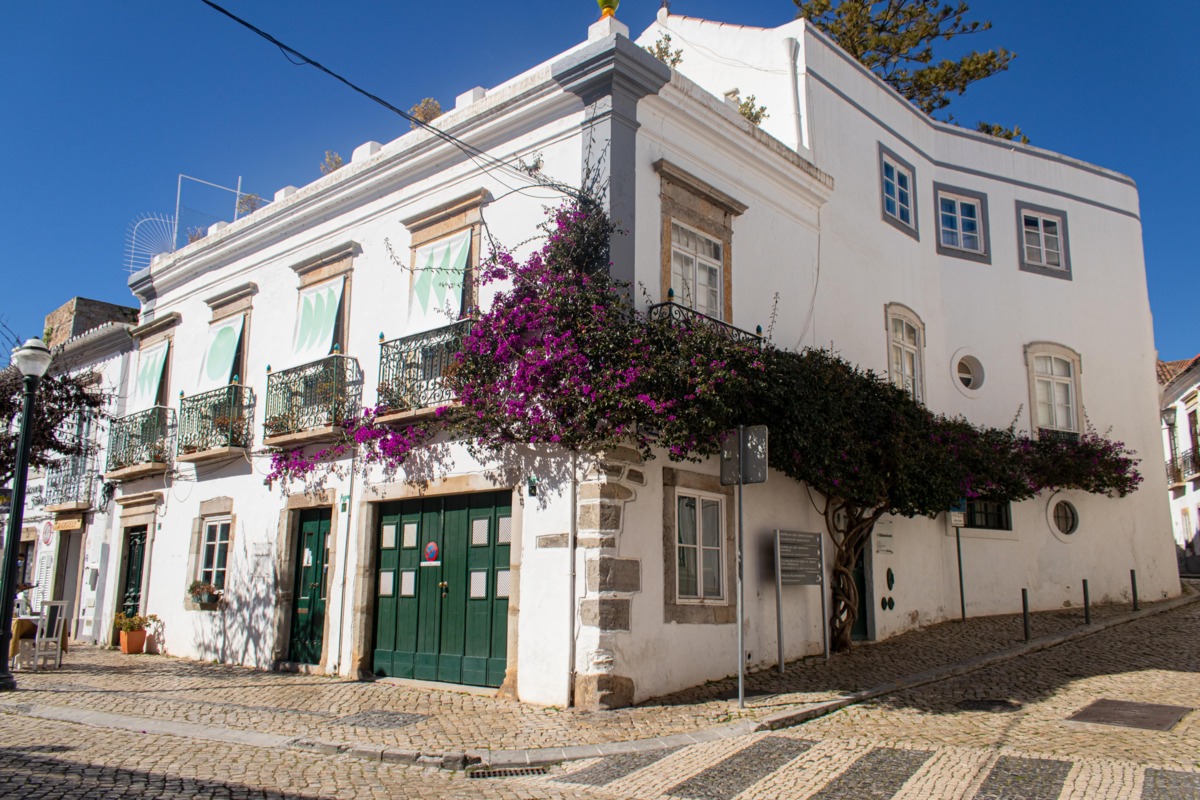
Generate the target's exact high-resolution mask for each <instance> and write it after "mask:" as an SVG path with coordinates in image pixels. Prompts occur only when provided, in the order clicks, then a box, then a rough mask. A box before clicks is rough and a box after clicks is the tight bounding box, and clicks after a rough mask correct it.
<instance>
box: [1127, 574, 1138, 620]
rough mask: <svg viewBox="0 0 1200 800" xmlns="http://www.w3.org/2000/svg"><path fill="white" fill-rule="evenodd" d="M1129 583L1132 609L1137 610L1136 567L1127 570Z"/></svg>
mask: <svg viewBox="0 0 1200 800" xmlns="http://www.w3.org/2000/svg"><path fill="white" fill-rule="evenodd" d="M1129 585H1130V587H1131V588H1132V589H1133V610H1134V611H1137V610H1138V596H1137V570H1136V569H1131V570H1129Z"/></svg>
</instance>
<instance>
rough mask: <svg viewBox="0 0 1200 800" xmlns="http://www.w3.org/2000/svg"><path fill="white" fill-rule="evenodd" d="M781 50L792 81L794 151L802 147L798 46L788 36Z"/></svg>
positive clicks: (802, 130)
mask: <svg viewBox="0 0 1200 800" xmlns="http://www.w3.org/2000/svg"><path fill="white" fill-rule="evenodd" d="M783 49H784V50H786V51H787V55H788V63H789V64H790V65H791V69H790V70H788V76H789V77H790V78H791V79H792V117H793V118H794V120H795V123H796V149H797V150H799V149H800V148H802V147H804V125H803V119H802V117H801V115H800V76H799V75H798V74H797V72H798V71H799V58H800V44H799V42H797V41H796V40H795V39H794V38H793V37H791V36H789V37H788V38H786V39H784V40H783Z"/></svg>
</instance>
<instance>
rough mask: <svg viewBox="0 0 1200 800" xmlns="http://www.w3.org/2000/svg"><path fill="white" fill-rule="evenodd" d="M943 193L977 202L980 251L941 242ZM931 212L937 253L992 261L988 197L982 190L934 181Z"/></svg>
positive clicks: (986, 261) (983, 261)
mask: <svg viewBox="0 0 1200 800" xmlns="http://www.w3.org/2000/svg"><path fill="white" fill-rule="evenodd" d="M943 194H947V195H955V196H956V197H962V198H965V199H967V200H974V201H975V202H976V203H978V204H979V241H980V243H981V244H982V245H983V251H982V252H977V251H974V250H964V249H962V248H959V247H950V246H948V245H944V244H942V195H943ZM933 213H934V220H933V233H934V244H935V245H936V247H937V252H938V254H939V255H943V256H950V257H951V258H961V259H963V260H964V261H974V262H976V263H979V264H991V263H992V232H991V230H990V226H989V224H988V199H987V195H986V194H984V193H983V192H976V191H972V190H970V189H963V188H962V187H960V186H950V185H949V184H945V183H937V182H934V184H933ZM960 233H961V231H960ZM1022 252H1024V251H1022Z"/></svg>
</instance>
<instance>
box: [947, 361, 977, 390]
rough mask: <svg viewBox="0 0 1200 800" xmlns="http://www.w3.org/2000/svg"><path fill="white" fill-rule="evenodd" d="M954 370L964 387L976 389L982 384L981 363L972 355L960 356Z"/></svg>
mask: <svg viewBox="0 0 1200 800" xmlns="http://www.w3.org/2000/svg"><path fill="white" fill-rule="evenodd" d="M954 371H955V375H956V376H957V377H958V382H959V383H961V384H962V385H963V388H964V389H978V388H980V387H981V386H983V365H982V364H980V363H979V359H977V358H975V357H974V356H963V357H962V358H960V359H959V360H958V364H956V365H955V367H954Z"/></svg>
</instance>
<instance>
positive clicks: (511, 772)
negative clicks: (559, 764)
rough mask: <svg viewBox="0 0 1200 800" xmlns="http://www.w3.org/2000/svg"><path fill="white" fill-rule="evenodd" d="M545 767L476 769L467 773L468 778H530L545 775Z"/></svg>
mask: <svg viewBox="0 0 1200 800" xmlns="http://www.w3.org/2000/svg"><path fill="white" fill-rule="evenodd" d="M545 774H546V768H545V767H497V768H496V769H476V770H471V771H470V772H468V773H467V777H468V778H528V777H533V776H535V775H545Z"/></svg>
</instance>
